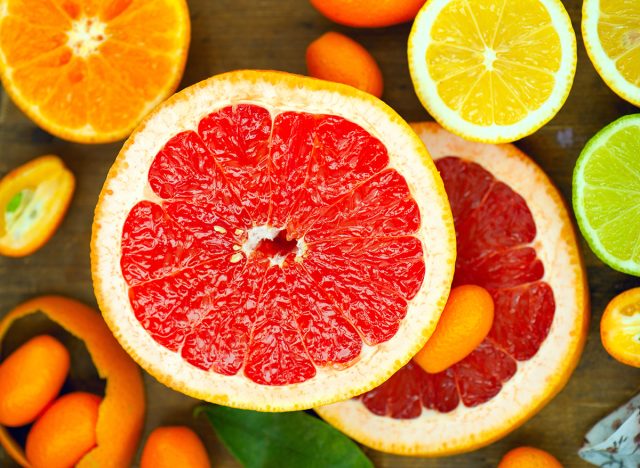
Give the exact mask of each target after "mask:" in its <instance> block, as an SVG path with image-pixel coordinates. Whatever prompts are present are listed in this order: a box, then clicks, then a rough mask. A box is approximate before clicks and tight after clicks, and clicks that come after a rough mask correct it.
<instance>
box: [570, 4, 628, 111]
mask: <svg viewBox="0 0 640 468" xmlns="http://www.w3.org/2000/svg"><path fill="white" fill-rule="evenodd" d="M599 20H600V0H584V3H583V4H582V23H581V26H582V37H583V38H584V46H585V49H587V55H588V56H589V59H590V60H591V63H592V64H593V66H594V68H595V69H596V71H597V72H598V75H600V77H601V78H602V79H603V81H604V82H605V83H606V84H607V86H609V88H611V90H612V91H613V92H615V93H616V94H617V95H618V96H620V97H621V98H622V99H624V100H626V101H628V102H630V103H631V104H633V105H634V106H640V87H638V86H635V85H633V84H632V83H630V82H629V81H628V80H627V79H626V78H625V77H624V76H622V74H621V73H620V72H619V71H618V69H617V67H616V65H615V62H614V61H613V60H611V58H610V57H609V56H608V55H607V53H606V52H605V51H604V48H603V47H602V43H601V42H600V38H599V35H598V22H599Z"/></svg>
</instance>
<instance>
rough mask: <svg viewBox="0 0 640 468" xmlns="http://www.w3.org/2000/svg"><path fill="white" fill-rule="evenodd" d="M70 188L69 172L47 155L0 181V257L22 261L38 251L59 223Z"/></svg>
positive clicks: (72, 187)
mask: <svg viewBox="0 0 640 468" xmlns="http://www.w3.org/2000/svg"><path fill="white" fill-rule="evenodd" d="M74 188H75V178H74V176H73V174H72V173H71V171H69V170H68V169H67V168H66V167H65V166H64V164H63V162H62V160H60V158H58V157H57V156H51V155H49V156H42V157H39V158H36V159H34V160H32V161H30V162H28V163H26V164H24V165H22V166H20V167H18V168H16V169H14V170H13V171H11V172H10V173H9V174H7V175H6V176H5V177H4V178H3V179H2V180H0V210H1V214H0V254H2V255H7V256H10V257H23V256H25V255H29V254H31V253H33V252H35V251H36V250H38V249H39V248H40V247H42V246H43V245H44V244H45V243H46V242H47V241H48V240H49V238H51V236H52V235H53V233H54V232H55V231H56V229H57V227H58V225H59V224H60V222H61V221H62V218H63V217H64V214H65V213H66V211H67V208H68V206H69V202H70V201H71V197H72V195H73V190H74Z"/></svg>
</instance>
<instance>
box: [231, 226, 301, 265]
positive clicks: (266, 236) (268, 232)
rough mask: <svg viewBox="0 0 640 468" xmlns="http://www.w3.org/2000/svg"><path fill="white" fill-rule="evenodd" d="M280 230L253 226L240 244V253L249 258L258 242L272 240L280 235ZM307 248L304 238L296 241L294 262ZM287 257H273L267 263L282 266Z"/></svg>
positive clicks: (298, 259) (271, 227)
mask: <svg viewBox="0 0 640 468" xmlns="http://www.w3.org/2000/svg"><path fill="white" fill-rule="evenodd" d="M280 231H282V229H280V228H277V227H273V226H254V227H252V228H250V229H249V230H248V231H247V240H246V241H245V242H244V244H242V251H243V252H244V254H245V255H246V256H247V258H249V256H250V255H251V254H252V253H253V251H254V250H256V248H257V247H258V245H260V242H262V241H264V240H273V239H275V238H276V237H277V236H278V234H280ZM306 249H307V246H306V244H305V242H304V237H301V238H300V239H298V240H297V241H296V248H295V254H296V257H295V259H296V261H300V259H301V258H302V255H303V254H304V252H305V251H306ZM285 258H287V255H273V256H272V257H271V258H270V259H269V262H270V263H271V265H278V266H282V264H283V263H284V260H285Z"/></svg>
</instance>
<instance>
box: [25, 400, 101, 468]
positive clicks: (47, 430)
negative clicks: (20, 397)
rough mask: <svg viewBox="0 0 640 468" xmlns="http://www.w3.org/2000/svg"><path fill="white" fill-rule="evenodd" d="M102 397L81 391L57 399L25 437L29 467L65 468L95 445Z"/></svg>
mask: <svg viewBox="0 0 640 468" xmlns="http://www.w3.org/2000/svg"><path fill="white" fill-rule="evenodd" d="M101 401H102V398H100V397H99V396H98V395H93V394H91V393H85V392H74V393H67V394H66V395H63V396H61V397H60V398H58V399H57V400H56V401H55V402H54V403H53V404H52V405H51V406H50V407H49V408H47V410H46V411H45V412H44V413H43V414H42V416H40V417H39V418H38V420H37V421H36V422H35V424H34V425H33V427H32V428H31V430H30V431H29V434H28V435H27V443H26V453H27V460H29V463H30V466H32V467H33V468H67V467H69V466H75V464H76V463H78V462H79V461H80V459H81V458H82V457H83V456H84V455H86V454H87V453H88V452H89V451H90V450H91V449H92V448H94V447H95V446H96V423H97V421H98V410H99V408H100V403H101Z"/></svg>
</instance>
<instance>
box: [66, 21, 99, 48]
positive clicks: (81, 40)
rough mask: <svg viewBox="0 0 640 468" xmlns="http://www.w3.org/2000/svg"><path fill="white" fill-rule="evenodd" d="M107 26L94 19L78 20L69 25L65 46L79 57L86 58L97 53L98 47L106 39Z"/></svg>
mask: <svg viewBox="0 0 640 468" xmlns="http://www.w3.org/2000/svg"><path fill="white" fill-rule="evenodd" d="M106 29H107V25H106V24H105V23H103V22H102V21H100V20H98V19H96V18H87V17H83V18H79V19H77V20H76V21H74V22H73V23H72V24H71V30H69V31H67V36H68V38H69V39H68V41H67V44H68V45H69V47H70V48H71V50H73V53H74V54H75V55H77V56H79V57H88V56H89V55H91V54H94V53H96V52H97V51H98V47H100V44H102V43H103V42H104V41H105V39H106Z"/></svg>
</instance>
